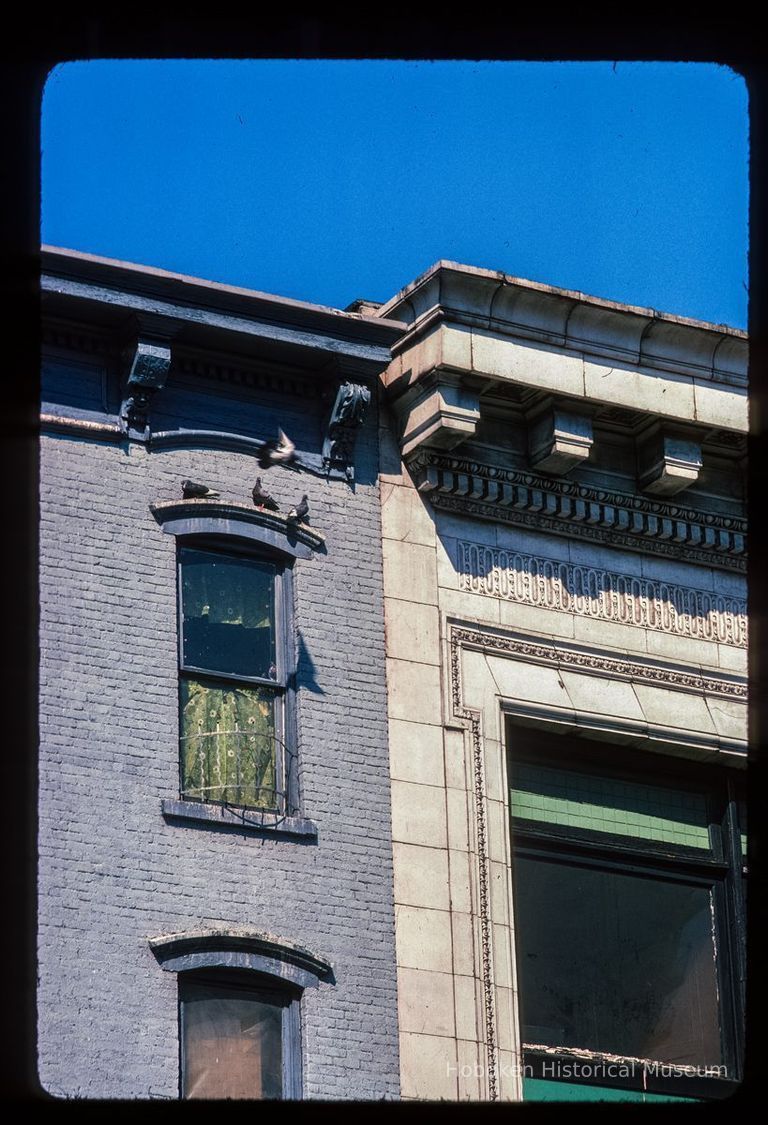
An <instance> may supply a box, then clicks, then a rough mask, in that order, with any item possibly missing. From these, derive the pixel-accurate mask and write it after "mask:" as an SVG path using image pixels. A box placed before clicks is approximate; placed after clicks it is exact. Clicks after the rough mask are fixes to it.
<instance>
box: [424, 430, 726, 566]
mask: <svg viewBox="0 0 768 1125" xmlns="http://www.w3.org/2000/svg"><path fill="white" fill-rule="evenodd" d="M408 467H409V469H410V470H411V472H412V474H413V477H414V481H415V483H416V486H417V488H418V489H419V491H420V492H422V493H424V494H426V495H427V496H428V497H429V500H430V503H431V504H432V505H433V507H435V508H438V509H442V510H444V511H449V512H456V513H458V514H462V515H467V516H472V517H476V518H478V519H485V520H493V521H494V522H497V523H505V524H513V525H515V526H517V527H529V528H532V529H535V530H538V531H544V532H551V533H553V534H556V535H566V536H569V537H571V538H577V539H587V540H589V541H590V542H593V543H605V544H607V545H608V546H614V547H622V548H625V549H627V550H630V551H642V552H645V553H649V554H656V555H662V556H663V557H665V558H675V559H683V560H685V561H686V562H692V563H701V564H703V565H705V566H716V567H721V568H722V569H724V570H736V571H742V572H744V571H746V568H747V563H746V543H745V533H746V521H745V520H743V519H740V518H739V517H737V516H724V515H719V514H716V513H712V512H700V511H696V510H695V509H693V508H689V507H683V506H682V505H677V504H670V503H665V502H663V501H660V500H652V499H650V498H649V497H646V496H636V495H634V494H632V493H626V492H615V491H609V490H607V489H600V488H592V487H590V486H589V485H584V484H579V483H577V482H576V481H569V480H553V479H552V478H551V477H544V476H539V475H537V474H536V473H531V472H525V471H523V470H518V469H509V468H499V467H497V466H495V465H487V464H483V463H481V462H477V461H472V460H469V459H464V458H460V457H454V456H450V455H448V454H444V453H439V452H433V451H431V450H430V451H422V452H421V453H420V454H418V455H417V456H416V457H414V458H413V459H411V460H410V461H409V466H408Z"/></svg>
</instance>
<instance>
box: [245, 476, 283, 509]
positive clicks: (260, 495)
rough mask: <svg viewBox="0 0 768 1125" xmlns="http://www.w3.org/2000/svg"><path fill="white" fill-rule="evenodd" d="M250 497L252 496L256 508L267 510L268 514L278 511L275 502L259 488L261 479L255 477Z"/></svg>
mask: <svg viewBox="0 0 768 1125" xmlns="http://www.w3.org/2000/svg"><path fill="white" fill-rule="evenodd" d="M251 495H252V496H253V502H254V504H255V505H256V507H257V508H262V509H264V508H268V509H269V511H270V512H279V511H280V508H279V507H278V505H277V502H276V501H275V500H273V499H272V497H271V496H270V495H269V494H268V493H266V492H265V491H264V489H263V488H262V487H261V477H256V483H255V485H254V486H253V492H252V493H251Z"/></svg>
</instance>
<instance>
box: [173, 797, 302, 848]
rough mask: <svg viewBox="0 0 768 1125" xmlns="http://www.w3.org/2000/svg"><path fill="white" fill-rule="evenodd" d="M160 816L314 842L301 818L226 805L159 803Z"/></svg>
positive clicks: (182, 802) (193, 802)
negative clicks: (303, 838) (161, 812)
mask: <svg viewBox="0 0 768 1125" xmlns="http://www.w3.org/2000/svg"><path fill="white" fill-rule="evenodd" d="M161 807H162V810H163V816H164V817H166V818H170V819H173V820H191V821H195V822H196V823H203V824H224V825H230V826H233V827H236V828H244V829H246V830H248V831H252V832H268V833H269V834H270V835H275V836H303V837H305V838H308V839H311V840H316V839H317V825H316V824H315V822H314V821H313V820H307V818H306V817H303V816H282V815H281V814H280V813H274V812H262V811H261V810H260V809H237V808H231V807H229V806H227V805H207V804H205V803H204V802H202V801H170V800H163V801H162V802H161Z"/></svg>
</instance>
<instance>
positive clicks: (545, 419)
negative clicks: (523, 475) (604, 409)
mask: <svg viewBox="0 0 768 1125" xmlns="http://www.w3.org/2000/svg"><path fill="white" fill-rule="evenodd" d="M593 444H594V438H593V436H592V420H591V418H589V417H587V415H585V414H575V413H573V412H572V411H570V410H562V409H560V407H557V406H551V405H549V406H548V407H547V408H546V409H545V410H544V411H542V412H541V413H539V414H537V415H536V416H535V417H534V418H532V419H531V420H530V422H529V426H528V450H529V453H530V459H531V467H532V468H534V469H536V470H537V472H542V473H554V474H556V475H557V476H562V475H564V474H565V473H567V472H569V471H570V470H571V469H573V468H575V466H576V465H579V464H581V462H582V461H586V459H587V458H588V457H589V454H590V451H591V449H592V445H593Z"/></svg>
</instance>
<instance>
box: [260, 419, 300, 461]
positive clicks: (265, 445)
mask: <svg viewBox="0 0 768 1125" xmlns="http://www.w3.org/2000/svg"><path fill="white" fill-rule="evenodd" d="M277 433H278V438H277V440H276V441H275V439H274V438H272V439H271V440H270V441H263V442H262V443H261V446H260V447H259V452H258V454H257V460H258V462H259V465H260V467H261V468H262V469H269V468H271V466H272V465H290V464H291V462H293V461H295V460H296V446H295V445H294V443H293V442H292V441H291V439H290V438H289V437H288V435H287V434H286V433H284V432H283V431H282V430H281V429H279V428H278V431H277Z"/></svg>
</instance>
